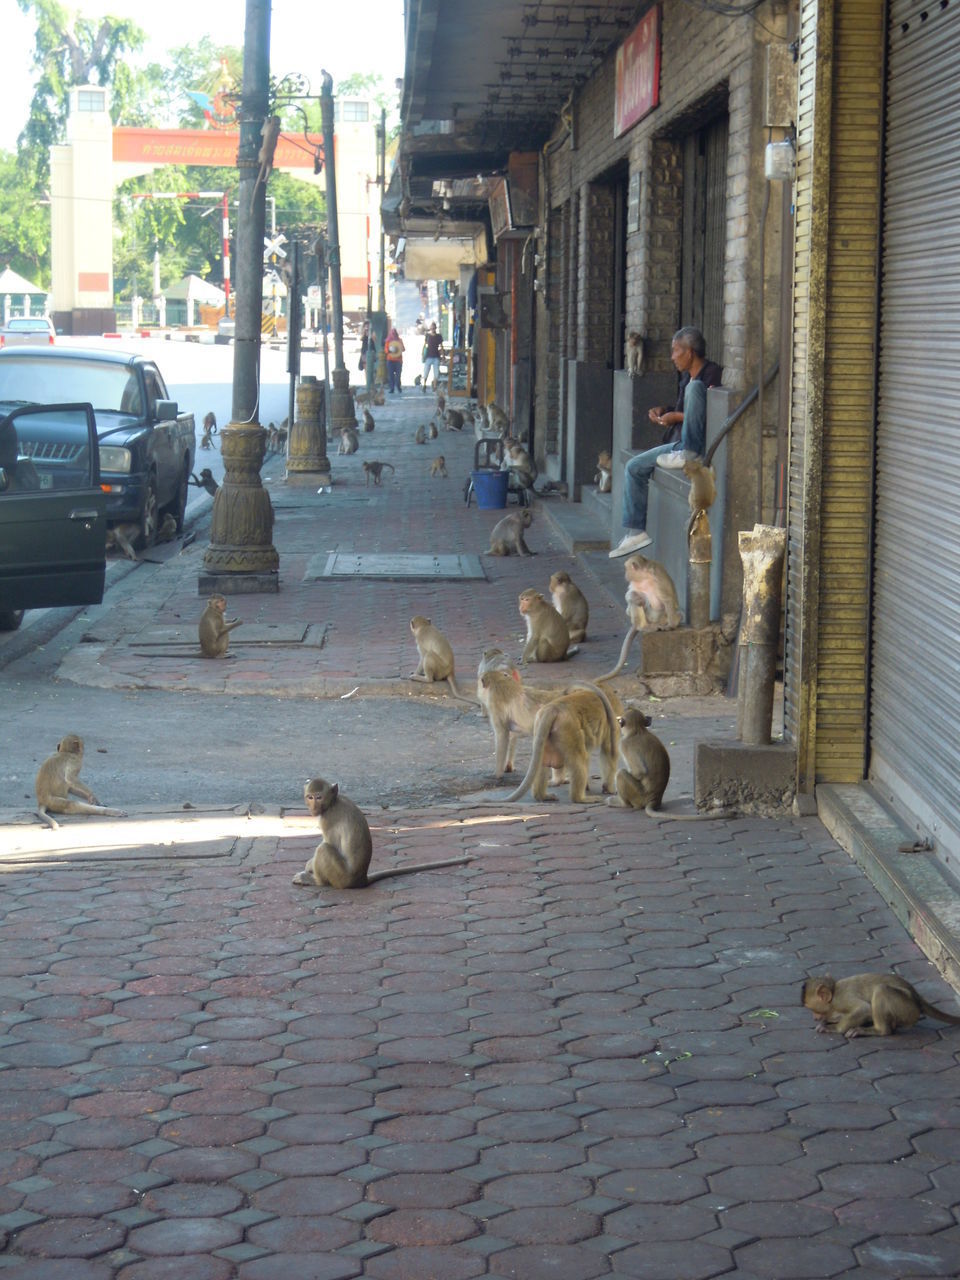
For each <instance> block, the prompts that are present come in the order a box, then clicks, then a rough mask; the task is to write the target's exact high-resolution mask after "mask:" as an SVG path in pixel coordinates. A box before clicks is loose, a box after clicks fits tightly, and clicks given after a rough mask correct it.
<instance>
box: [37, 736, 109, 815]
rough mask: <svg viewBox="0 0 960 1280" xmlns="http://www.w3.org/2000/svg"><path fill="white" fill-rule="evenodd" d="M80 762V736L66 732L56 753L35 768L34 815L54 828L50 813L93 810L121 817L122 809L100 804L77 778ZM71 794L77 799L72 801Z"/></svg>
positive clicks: (81, 745) (81, 741) (81, 740)
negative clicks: (35, 801) (36, 769)
mask: <svg viewBox="0 0 960 1280" xmlns="http://www.w3.org/2000/svg"><path fill="white" fill-rule="evenodd" d="M82 764H83V739H82V738H81V737H79V736H78V735H77V734H75V733H68V734H66V735H65V736H64V737H63V738H61V739H60V741H59V742H58V743H57V754H56V755H55V756H48V757H47V759H46V760H44V762H43V764H42V765H41V766H40V768H39V769H38V771H37V778H36V782H35V783H34V788H35V790H36V793H37V817H38V818H39V819H40V821H41V822H45V823H46V824H47V826H48V827H50V828H52V829H53V830H54V831H56V830H59V827H60V824H59V823H58V822H57V821H56V820H55V819H54V818H52V817H51V816H50V815H51V814H52V813H95V814H99V815H100V816H102V817H106V818H125V817H126V816H127V815H126V814H125V813H124V811H123V810H122V809H108V808H107V807H106V805H102V804H101V803H100V802H99V800H98V799H97V797H96V796H95V795H94V794H93V792H92V791H91V790H90V788H89V787H85V786H84V784H83V783H82V782H81V781H80V778H79V774H80V766H81V765H82ZM73 796H80V797H81V799H79V800H74V799H72V797H73Z"/></svg>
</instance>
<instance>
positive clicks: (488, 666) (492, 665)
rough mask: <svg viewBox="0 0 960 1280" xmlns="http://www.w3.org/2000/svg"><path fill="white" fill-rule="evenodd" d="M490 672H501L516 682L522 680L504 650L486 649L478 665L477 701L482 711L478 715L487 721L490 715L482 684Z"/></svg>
mask: <svg viewBox="0 0 960 1280" xmlns="http://www.w3.org/2000/svg"><path fill="white" fill-rule="evenodd" d="M488 671H499V672H501V674H505V675H508V676H513V678H514V679H515V680H518V681H519V679H520V671H519V669H518V668H517V666H516V664H515V663H514V662H513V660H512V659H510V658H508V657H507V655H506V654H505V653H504V651H503V650H502V649H484V651H483V653H482V654H481V655H480V661H479V662H478V664H477V701H478V702H479V703H480V710H479V711H478V712H477V714H478V715H479V716H480V717H481V718H487V719H489V713H488V711H487V707H486V703H485V701H484V693H483V686H482V684H481V683H480V682H481V680H482V679H483V677H484V676H485V675H486V674H487V672H488Z"/></svg>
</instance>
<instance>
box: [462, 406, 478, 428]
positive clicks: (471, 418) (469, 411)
mask: <svg viewBox="0 0 960 1280" xmlns="http://www.w3.org/2000/svg"><path fill="white" fill-rule="evenodd" d="M461 413H462V414H463V421H464V422H465V423H466V425H467V426H469V427H475V426H476V425H477V418H476V414H475V413H474V411H473V405H469V404H468V405H466V406H465V407H464V408H463V409H461Z"/></svg>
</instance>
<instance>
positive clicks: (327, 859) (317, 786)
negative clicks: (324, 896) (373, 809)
mask: <svg viewBox="0 0 960 1280" xmlns="http://www.w3.org/2000/svg"><path fill="white" fill-rule="evenodd" d="M303 798H304V800H305V801H306V803H307V809H308V810H309V811H310V813H311V814H312V815H313V816H314V817H315V818H319V819H320V833H321V835H322V836H323V843H322V844H318V845H317V847H316V849H315V850H314V853H313V856H312V857H311V858H310V860H309V861H308V863H307V865H306V866H305V867H304V869H303V870H302V871H300V872H298V873H297V874H296V875H295V876H294V877H293V883H294V884H295V885H313V886H316V887H323V886H325V885H326V886H329V887H330V888H331V889H365V888H366V887H367V885H371V884H374V883H375V882H376V881H377V880H386V879H387V878H388V877H390V876H402V875H406V874H407V872H413V871H432V870H433V869H434V867H458V866H462V865H463V864H464V863H466V862H471V861H472V860H473V859H472V855H470V854H466V855H464V856H463V857H461V858H444V859H443V861H441V862H415V863H413V864H412V865H411V866H409V867H389V868H387V869H386V870H384V871H375V872H374V873H373V874H372V875H368V874H367V868H368V867H369V866H370V859H371V857H372V856H373V839H372V837H371V835H370V827H369V824H368V823H367V820H366V818H365V817H364V816H363V814H362V813H361V811H360V810H359V809H358V808H357V806H356V805H355V804H354V803H353V801H352V800H349V799H348V798H347V797H346V796H344V795H341V794H340V788H339V786H338V785H337V783H335V782H334V783H329V782H326V781H324V779H323V778H311V779H310V780H309V781H308V782H307V784H306V785H305V787H304V788H303Z"/></svg>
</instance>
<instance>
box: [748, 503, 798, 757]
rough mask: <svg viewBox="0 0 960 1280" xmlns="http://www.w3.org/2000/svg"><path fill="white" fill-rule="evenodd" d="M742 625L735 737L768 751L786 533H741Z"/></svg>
mask: <svg viewBox="0 0 960 1280" xmlns="http://www.w3.org/2000/svg"><path fill="white" fill-rule="evenodd" d="M739 543H740V559H741V560H742V561H743V615H742V616H743V622H742V625H741V628H740V678H739V683H738V686H737V737H738V738H739V739H740V740H741V742H743V743H745V744H747V745H750V746H767V745H768V744H769V742H770V727H771V724H772V721H773V690H774V684H775V682H776V676H777V641H778V639H779V636H780V584H781V581H782V579H783V560H784V556H785V555H786V550H787V531H786V529H775V528H773V526H772V525H763V524H757V525H754V527H753V529H752V531H747V530H741V532H740V537H739Z"/></svg>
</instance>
